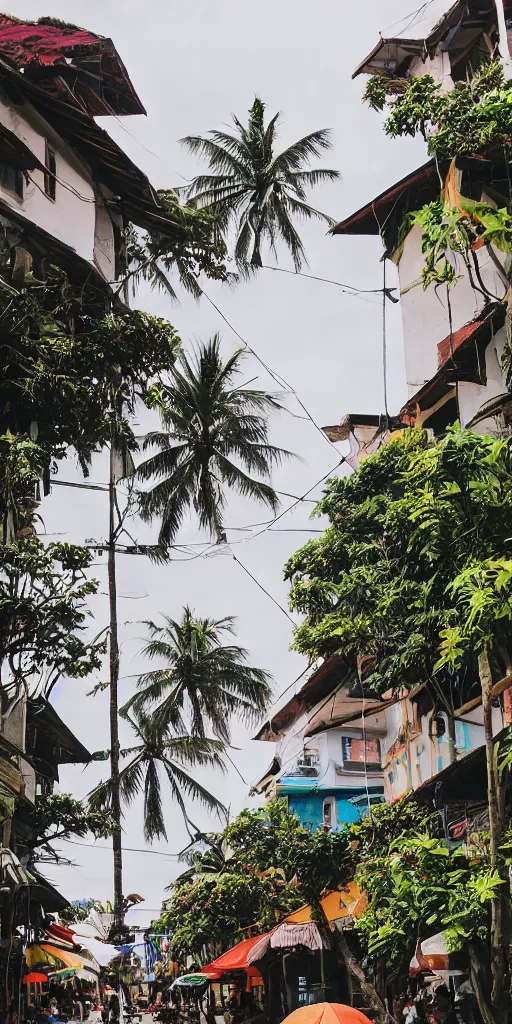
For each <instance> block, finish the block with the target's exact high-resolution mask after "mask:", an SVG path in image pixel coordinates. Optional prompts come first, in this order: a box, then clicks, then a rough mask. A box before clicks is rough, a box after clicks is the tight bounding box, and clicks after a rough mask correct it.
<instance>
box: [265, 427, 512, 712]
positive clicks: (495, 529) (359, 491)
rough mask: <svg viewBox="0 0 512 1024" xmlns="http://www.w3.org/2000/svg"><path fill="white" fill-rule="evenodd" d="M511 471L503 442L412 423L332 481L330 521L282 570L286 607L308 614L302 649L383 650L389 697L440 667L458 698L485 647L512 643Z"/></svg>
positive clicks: (377, 674)
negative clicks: (432, 436)
mask: <svg viewBox="0 0 512 1024" xmlns="http://www.w3.org/2000/svg"><path fill="white" fill-rule="evenodd" d="M510 469H511V453H510V449H509V446H508V444H507V443H506V442H505V441H501V440H496V439H494V438H491V437H480V436H477V435H476V434H473V433H472V432H471V431H467V430H460V428H459V427H455V428H452V429H450V430H449V431H448V433H447V435H446V436H445V437H444V438H443V439H442V440H435V441H431V442H429V441H428V439H427V435H426V434H425V433H424V432H422V431H421V430H405V431H403V432H402V434H401V435H400V437H399V438H397V439H396V440H394V441H392V442H391V443H389V444H388V445H386V446H385V447H383V448H382V449H381V450H380V451H379V452H378V453H377V454H375V455H373V456H372V457H371V458H369V459H366V460H365V461H364V462H363V464H362V466H361V468H360V470H359V472H358V473H357V475H355V476H353V477H344V478H343V479H340V480H332V481H329V483H328V485H327V489H326V494H325V497H324V498H323V500H322V501H321V502H320V504H319V506H318V510H317V511H318V512H319V513H324V514H327V515H328V517H329V519H330V524H331V525H330V527H329V528H328V530H327V531H326V533H325V534H324V535H323V536H322V537H320V538H319V539H318V540H316V541H313V542H309V543H308V544H307V545H306V546H305V547H304V548H303V549H302V550H301V551H299V552H297V554H295V555H294V556H293V557H292V558H291V559H290V561H289V562H288V564H287V566H286V568H285V576H286V578H287V579H289V580H291V591H290V605H291V607H292V608H294V609H297V610H300V611H301V612H302V613H304V612H305V613H306V615H307V618H306V621H305V622H304V623H303V624H302V625H301V626H299V627H298V629H297V631H296V634H295V641H294V646H295V648H296V649H297V650H300V651H301V652H302V653H305V654H308V655H309V656H310V657H317V656H319V655H328V654H335V653H338V652H342V653H343V655H344V656H345V657H350V656H352V658H353V659H354V663H355V659H356V657H357V655H360V654H374V655H376V663H377V668H376V669H375V671H374V672H373V674H372V676H371V685H372V686H374V687H376V688H377V689H379V690H380V691H381V692H382V691H384V690H387V689H389V688H390V687H391V688H395V687H399V686H403V685H411V686H412V685H416V684H417V683H418V682H421V681H423V680H425V679H429V678H431V677H432V675H433V674H435V675H436V676H437V677H438V680H439V682H440V683H442V684H443V685H444V684H446V691H445V692H446V699H448V700H450V699H451V696H450V695H451V694H452V688H453V692H454V693H457V692H458V693H459V696H460V693H461V692H462V691H461V688H462V689H463V688H464V686H466V685H470V686H471V685H473V681H475V680H476V678H477V677H476V671H475V657H476V655H477V653H478V652H479V651H481V650H483V649H484V648H487V647H489V646H492V647H496V648H500V647H504V648H506V647H507V644H508V643H509V629H510V626H509V622H510V618H511V617H512V603H511V601H510V598H511V597H512V587H511V577H510V564H509V562H508V554H509V539H510V536H512V483H511V476H510ZM322 601H323V606H322ZM466 699H467V698H466Z"/></svg>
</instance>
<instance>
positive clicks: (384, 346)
mask: <svg viewBox="0 0 512 1024" xmlns="http://www.w3.org/2000/svg"><path fill="white" fill-rule="evenodd" d="M382 381H383V387H384V412H385V414H386V427H389V410H388V360H387V338H386V254H385V253H384V261H383V282H382Z"/></svg>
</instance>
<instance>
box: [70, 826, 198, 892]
mask: <svg viewBox="0 0 512 1024" xmlns="http://www.w3.org/2000/svg"><path fill="white" fill-rule="evenodd" d="M65 842H66V843H71V844H72V845H73V846H87V847H88V849H89V850H109V851H110V852H112V847H111V846H100V845H99V843H79V842H78V840H76V839H66V840H65ZM123 853H150V854H152V856H153V857H167V858H169V857H176V858H178V857H179V854H178V853H162V852H161V851H160V850H143V849H141V848H139V847H136V846H123ZM143 909H147V908H146V907H145V908H143Z"/></svg>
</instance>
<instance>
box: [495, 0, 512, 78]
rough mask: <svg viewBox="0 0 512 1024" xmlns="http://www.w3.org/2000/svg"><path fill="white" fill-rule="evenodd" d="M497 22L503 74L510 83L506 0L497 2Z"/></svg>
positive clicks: (511, 66)
mask: <svg viewBox="0 0 512 1024" xmlns="http://www.w3.org/2000/svg"><path fill="white" fill-rule="evenodd" d="M496 20H497V22H498V32H499V36H500V54H501V63H502V66H503V74H504V76H505V81H507V82H509V81H510V79H511V78H512V58H511V56H510V53H509V50H508V40H507V24H506V21H505V6H504V0H496Z"/></svg>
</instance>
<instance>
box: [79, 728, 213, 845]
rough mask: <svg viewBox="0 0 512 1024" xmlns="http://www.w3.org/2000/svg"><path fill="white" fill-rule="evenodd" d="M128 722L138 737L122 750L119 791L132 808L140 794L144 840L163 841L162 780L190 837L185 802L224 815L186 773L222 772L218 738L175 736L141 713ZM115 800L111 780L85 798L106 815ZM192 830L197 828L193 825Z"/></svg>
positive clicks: (97, 787)
mask: <svg viewBox="0 0 512 1024" xmlns="http://www.w3.org/2000/svg"><path fill="white" fill-rule="evenodd" d="M123 717H125V718H127V719H128V721H129V722H130V725H131V726H132V728H133V730H134V731H135V733H136V736H137V743H136V745H135V746H133V747H128V748H127V749H126V750H121V751H120V754H121V758H122V759H128V763H127V764H125V765H124V766H123V767H122V768H121V770H120V772H119V790H120V796H121V800H122V801H123V803H125V804H127V805H130V804H131V803H132V802H133V800H134V799H135V798H136V797H137V796H138V795H139V793H144V839H145V840H146V841H147V842H152V841H153V839H167V832H166V828H165V820H164V813H163V807H162V792H161V783H160V775H161V773H163V774H164V775H165V776H166V778H167V781H168V784H169V786H170V789H171V793H172V796H173V797H174V799H175V801H176V803H177V804H178V806H179V807H180V809H181V812H182V814H183V817H184V819H185V824H186V826H187V829H188V831H189V834H190V835H192V833H191V832H190V828H189V826H190V825H191V824H192V822H191V821H190V818H189V816H188V813H187V808H186V799H187V798H190V799H192V800H197V801H199V802H200V803H202V804H203V805H204V806H205V807H207V808H208V809H209V810H211V811H216V812H217V813H219V814H222V815H225V814H226V813H227V812H226V809H225V807H224V806H223V804H222V803H221V802H220V800H217V798H216V797H214V796H213V795H212V794H211V793H210V792H209V791H208V790H207V789H205V788H204V786H201V784H200V783H199V782H197V781H196V779H194V778H193V777H192V776H191V775H190V774H189V771H188V769H189V768H191V767H199V768H221V769H222V770H224V768H225V766H224V762H223V759H222V753H223V751H224V743H223V742H222V741H221V740H218V739H206V738H204V737H201V736H193V735H192V736H191V735H189V734H187V733H183V734H180V735H177V734H174V733H173V732H172V731H170V730H169V729H167V730H166V729H164V730H162V728H161V727H160V724H159V723H158V722H157V721H156V720H155V718H154V717H153V715H146V714H144V713H143V712H139V713H138V714H137V715H136V716H135V717H134V718H131V717H130V716H129V715H128V714H127V713H126V712H124V715H123ZM113 796H114V786H113V784H112V779H108V780H107V781H106V782H100V783H99V785H98V786H96V789H94V790H93V792H92V793H91V794H90V796H89V806H90V807H91V809H92V810H110V809H111V807H112V800H113ZM193 827H194V829H195V831H196V832H197V829H196V828H195V826H193Z"/></svg>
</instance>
